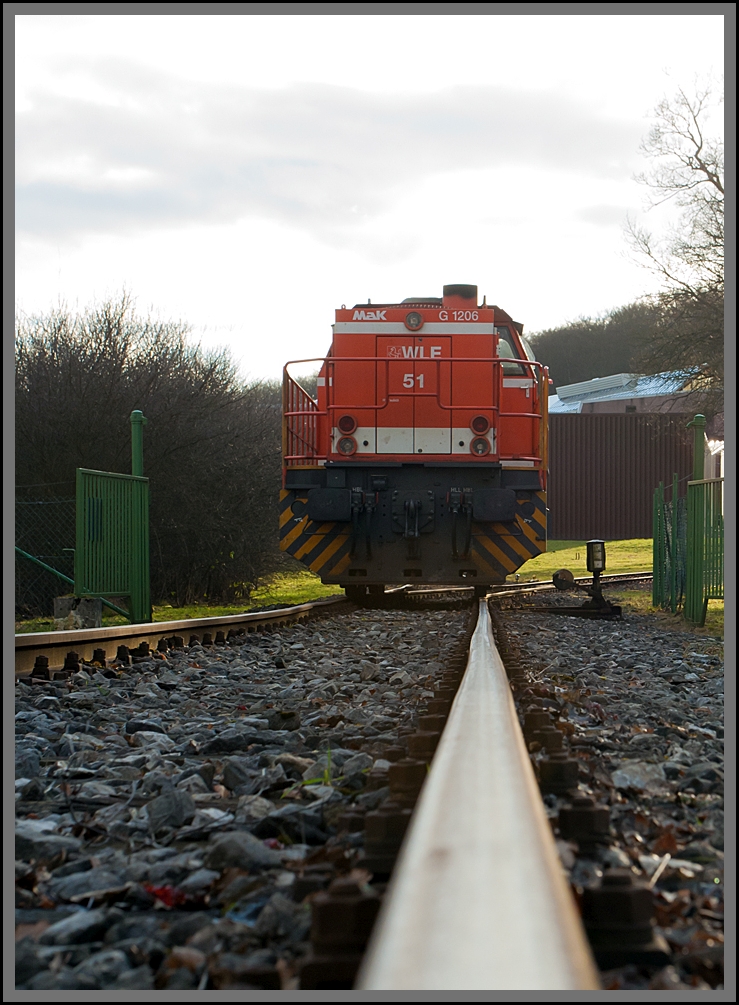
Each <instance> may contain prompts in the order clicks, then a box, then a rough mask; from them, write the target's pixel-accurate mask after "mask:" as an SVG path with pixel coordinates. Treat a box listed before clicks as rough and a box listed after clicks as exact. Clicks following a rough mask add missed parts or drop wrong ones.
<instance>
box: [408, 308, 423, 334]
mask: <svg viewBox="0 0 739 1005" xmlns="http://www.w3.org/2000/svg"><path fill="white" fill-rule="evenodd" d="M405 326H406V328H410V330H411V331H412V332H417V331H418V329H419V328H423V317H422V316H421V315H420V314H419V313H418V311H411V312H410V314H406V316H405Z"/></svg>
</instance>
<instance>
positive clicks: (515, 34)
mask: <svg viewBox="0 0 739 1005" xmlns="http://www.w3.org/2000/svg"><path fill="white" fill-rule="evenodd" d="M663 6H664V7H665V10H669V6H670V5H668V4H665V5H663ZM16 32H17V36H16V40H17V41H16V49H17V107H18V119H17V182H18V191H17V233H18V246H17V303H18V307H19V308H20V309H21V310H25V311H27V312H34V311H38V310H46V309H48V308H49V307H50V306H51V305H52V304H54V303H56V302H58V301H59V300H60V299H62V300H66V301H67V302H68V303H69V304H71V305H76V304H78V305H79V306H84V305H85V304H87V303H89V302H90V301H91V300H92V299H94V298H102V297H104V296H105V295H107V294H111V293H113V294H114V293H116V292H118V291H120V290H121V289H122V288H123V287H126V288H128V289H129V290H130V291H131V292H132V293H133V294H134V296H135V297H136V299H137V303H138V306H139V307H140V308H141V309H142V310H146V309H147V308H148V307H149V306H152V307H153V308H154V309H155V311H156V312H158V313H160V314H161V315H162V316H163V317H168V318H182V319H184V320H187V321H189V322H190V323H191V324H192V325H193V327H194V329H195V333H196V335H197V336H198V337H199V338H200V339H202V341H203V342H204V344H206V345H228V346H229V347H231V349H232V350H233V353H234V355H235V357H236V358H237V359H239V361H240V362H241V365H242V369H243V371H244V373H245V374H250V375H252V376H277V375H278V374H279V372H280V368H281V366H282V364H283V363H284V362H285V361H286V360H287V359H295V358H304V357H309V356H314V355H319V354H323V353H324V352H325V350H326V348H327V346H328V343H329V341H330V327H329V326H330V324H331V322H332V321H333V310H334V308H335V307H340V306H341V305H342V304H344V303H345V304H347V305H351V304H354V303H356V302H359V301H365V302H366V300H367V299H368V298H371V299H372V300H373V301H375V302H387V301H394V300H398V299H403V298H404V297H409V296H418V295H420V296H440V295H441V287H442V285H443V284H444V283H460V282H461V283H476V284H477V285H478V287H479V290H480V296H481V297H482V295H483V294H484V295H487V298H488V302H492V303H497V304H499V305H500V306H501V307H503V308H504V309H505V310H507V311H508V312H509V313H511V314H512V315H513V316H514V317H515V318H516V319H517V320H520V321H521V322H523V324H524V325H525V328H526V330H527V331H529V332H532V331H536V330H540V329H543V328H546V327H550V326H553V325H556V324H560V323H562V322H565V321H568V320H572V319H574V318H576V317H578V316H581V315H588V314H595V313H599V312H601V311H605V310H608V309H610V308H612V307H616V306H619V305H621V304H624V303H627V302H629V301H631V300H633V299H635V298H636V297H638V296H639V295H641V294H643V293H645V292H648V291H649V290H650V289H652V288H653V286H652V285H651V284H652V280H651V278H650V276H649V274H648V273H646V272H645V271H644V270H643V269H640V268H639V267H638V266H637V265H635V264H634V263H633V262H632V261H631V260H630V259H629V257H628V254H627V248H626V243H625V241H624V238H623V224H624V221H625V219H626V216H627V214H631V215H632V216H634V217H639V216H640V214H641V213H642V208H643V204H644V196H645V193H644V190H643V189H642V188H641V187H640V186H639V185H637V184H636V183H635V182H634V181H633V175H634V173H635V172H637V171H639V170H642V169H643V168H644V166H645V164H644V161H643V160H642V158H641V156H640V154H639V149H638V148H639V142H640V140H641V138H642V137H643V136H644V135H645V134H646V132H647V131H648V129H649V125H650V119H651V113H652V110H653V109H654V106H655V105H656V104H657V102H658V101H659V100H660V99H661V98H662V97H663V96H666V95H670V94H672V93H674V92H675V91H676V90H677V87H678V86H683V87H685V88H687V89H691V88H692V87H693V86H694V81H695V79H696V77H697V78H699V79H701V80H705V79H707V78H708V77H714V78H719V77H720V76H721V74H722V72H723V18H722V17H721V16H718V15H703V16H702V15H672V14H667V13H666V14H664V15H660V16H656V15H642V16H639V15H630V14H626V15H620V16H619V15H616V16H611V15H556V14H555V15H547V16H542V15H526V14H519V15H510V16H509V15H504V16H496V15H462V16H446V15H443V16H433V15H421V16H411V15H408V16H406V15H396V16H391V15H374V16H364V15H346V16H345V15H302V16H290V15H258V16H248V15H226V16H219V15H189V16H188V15H177V14H175V15H169V16H167V15H161V16H160V15H148V16H147V15H138V14H135V15H121V16H119V15H85V16H76V15H58V16H46V15H22V16H19V17H17V18H16ZM715 128H716V129H718V128H719V118H718V115H717V116H716V120H715ZM673 214H674V210H673V209H671V208H669V207H668V208H665V209H662V210H660V211H653V212H652V213H650V214H648V215H647V216H646V218H645V222H647V223H648V224H649V225H650V226H652V227H653V228H655V229H656V230H657V231H659V230H660V228H662V227H664V226H666V225H667V224H668V223H669V220H670V217H671V216H672V215H673Z"/></svg>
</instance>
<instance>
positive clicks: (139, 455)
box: [131, 408, 146, 478]
mask: <svg viewBox="0 0 739 1005" xmlns="http://www.w3.org/2000/svg"><path fill="white" fill-rule="evenodd" d="M145 425H146V416H145V415H144V413H143V412H141V411H139V409H138V408H137V409H135V410H134V411H133V412H131V474H132V475H138V476H139V478H142V477H143V475H144V426H145Z"/></svg>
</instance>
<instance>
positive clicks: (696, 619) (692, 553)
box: [683, 414, 706, 624]
mask: <svg viewBox="0 0 739 1005" xmlns="http://www.w3.org/2000/svg"><path fill="white" fill-rule="evenodd" d="M687 428H688V429H691V428H692V430H693V478H692V481H693V482H699V483H701V484H688V503H687V505H688V540H687V554H686V565H687V569H686V576H685V606H684V608H683V614H684V617H685V619H686V621H692V622H693V623H694V624H700V623H701V620H702V618H703V606H704V605H703V599H704V597H703V594H704V587H703V564H704V563H703V553H704V536H705V524H706V519H705V509H706V506H705V501H706V500H705V488H706V486H705V484H704V483H703V467H704V458H705V449H706V448H705V429H706V417H705V415H700V414H699V415H695V416H693V418H692V419H691V421H690V422H689V423H688V427H687Z"/></svg>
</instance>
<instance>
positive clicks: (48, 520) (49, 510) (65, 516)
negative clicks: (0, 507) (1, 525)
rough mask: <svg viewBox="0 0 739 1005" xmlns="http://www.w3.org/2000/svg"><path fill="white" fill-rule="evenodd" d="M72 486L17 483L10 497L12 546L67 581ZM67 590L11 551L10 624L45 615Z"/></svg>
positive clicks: (71, 569) (71, 539)
mask: <svg viewBox="0 0 739 1005" xmlns="http://www.w3.org/2000/svg"><path fill="white" fill-rule="evenodd" d="M74 542H75V486H74V482H56V483H51V484H49V483H46V484H41V485H19V486H17V487H16V494H15V543H16V546H17V547H18V548H22V549H23V551H26V552H28V554H29V555H33V556H34V558H39V559H41V561H42V562H46V564H47V565H50V566H52V568H54V569H58V570H59V572H61V573H63V574H64V575H65V576H69V577H70V578H73V577H74V551H73V549H74ZM70 589H71V587H70V586H69V585H68V584H66V583H65V582H64V581H63V580H61V579H59V578H58V577H57V576H55V575H53V573H51V572H47V571H46V570H45V569H42V568H41V567H40V566H38V565H36V564H35V563H34V562H31V561H30V560H29V559H27V558H24V557H23V556H22V555H19V554H18V552H16V553H15V620H16V621H24V620H27V619H29V618H43V617H51V616H52V614H53V610H54V597H59V596H61V595H63V594H65V593H68V592H69V590H70Z"/></svg>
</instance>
